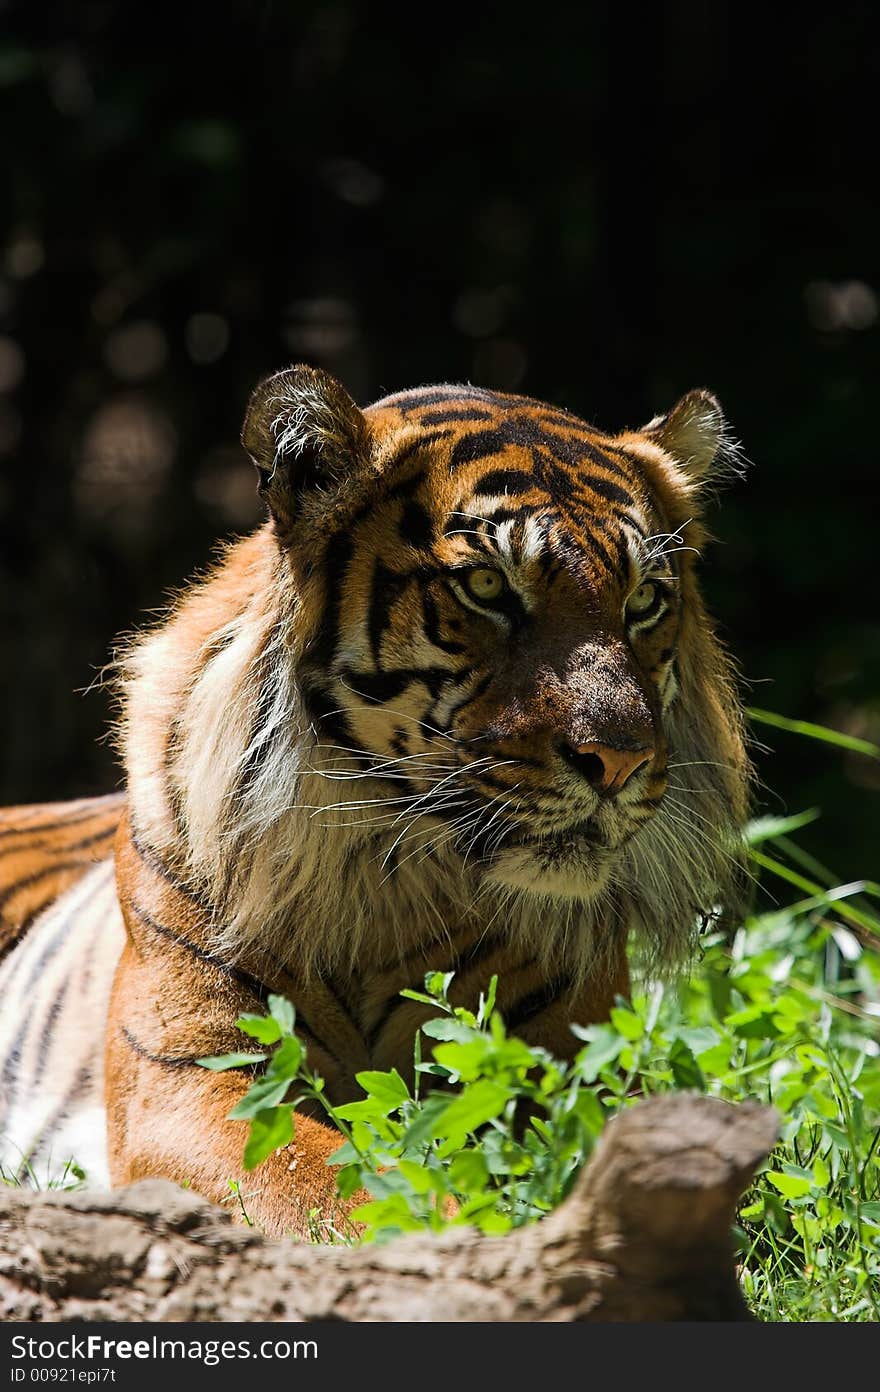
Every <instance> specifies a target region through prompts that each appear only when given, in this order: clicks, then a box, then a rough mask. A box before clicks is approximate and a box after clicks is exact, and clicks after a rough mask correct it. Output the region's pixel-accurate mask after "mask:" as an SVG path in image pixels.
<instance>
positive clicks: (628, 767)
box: [562, 744, 654, 797]
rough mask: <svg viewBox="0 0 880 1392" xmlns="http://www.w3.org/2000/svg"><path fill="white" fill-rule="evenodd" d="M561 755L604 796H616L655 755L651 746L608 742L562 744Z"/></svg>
mask: <svg viewBox="0 0 880 1392" xmlns="http://www.w3.org/2000/svg"><path fill="white" fill-rule="evenodd" d="M562 757H563V758H564V759H565V761H566V763H567V764H569V765H570V767H571V768H573V769H575V771H576V772H577V773H579V774H580V775H581V776H582V777H583V778H585V779H586V780H587V782H588V783H589V784H590V785H591V787H593V788H595V789H596V792H597V793H601V794H602V796H603V797H614V796H615V795H616V794H617V793H619V792H620V790H621V788H622V787H623V786H624V784H626V783H627V782H628V781H629V779H630V778H632V776H633V774H634V773H636V772H637V770H638V769H640V768H641V767H642V766H643V765H644V764H647V763H649V762H650V760H651V759H652V758H653V757H654V751H653V749H652V748H650V746H647V745H643V746H642V747H641V748H640V749H614V748H613V747H612V746H611V745H608V744H576V745H570V744H569V745H563V748H562Z"/></svg>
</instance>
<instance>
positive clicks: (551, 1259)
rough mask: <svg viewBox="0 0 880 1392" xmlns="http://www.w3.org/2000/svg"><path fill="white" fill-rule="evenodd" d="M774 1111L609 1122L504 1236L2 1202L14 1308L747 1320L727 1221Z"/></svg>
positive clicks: (188, 1314) (662, 1113)
mask: <svg viewBox="0 0 880 1392" xmlns="http://www.w3.org/2000/svg"><path fill="white" fill-rule="evenodd" d="M776 1135H777V1119H776V1115H775V1113H774V1112H772V1111H771V1110H770V1109H769V1108H766V1107H762V1106H760V1105H758V1104H756V1103H751V1102H745V1103H742V1104H740V1105H736V1106H734V1105H731V1104H728V1103H725V1102H721V1101H718V1100H717V1099H712V1098H707V1097H703V1096H697V1095H693V1094H688V1093H679V1094H674V1095H670V1096H666V1097H658V1098H651V1099H648V1100H645V1101H642V1102H639V1103H637V1104H635V1105H634V1106H632V1107H631V1108H628V1109H627V1110H626V1111H625V1112H623V1113H621V1114H620V1115H619V1116H618V1117H616V1118H615V1119H614V1120H613V1121H611V1122H610V1123H609V1125H608V1127H607V1128H606V1131H605V1133H604V1135H603V1137H602V1139H601V1141H600V1143H599V1145H598V1146H597V1148H596V1151H595V1152H594V1154H593V1156H592V1158H591V1160H590V1162H589V1164H588V1165H586V1166H585V1168H584V1170H583V1172H582V1173H581V1175H580V1176H579V1177H578V1181H577V1183H576V1185H575V1187H574V1189H573V1191H572V1193H571V1195H570V1196H569V1198H568V1199H567V1200H566V1201H565V1203H564V1204H562V1205H561V1206H560V1207H559V1208H558V1209H557V1210H556V1211H555V1212H554V1213H552V1214H549V1215H548V1216H547V1217H546V1218H544V1219H542V1220H541V1221H540V1222H537V1223H534V1224H531V1225H530V1226H528V1227H525V1228H519V1229H517V1230H515V1231H514V1232H512V1233H509V1234H508V1235H507V1236H504V1237H491V1238H490V1237H485V1236H483V1235H482V1234H480V1233H477V1232H475V1231H474V1230H473V1229H467V1228H457V1229H451V1230H448V1231H446V1232H444V1233H442V1234H440V1235H437V1236H434V1235H428V1234H426V1235H422V1234H413V1235H407V1236H406V1237H402V1238H400V1239H398V1240H397V1241H394V1242H391V1243H389V1244H387V1245H385V1246H381V1247H377V1246H373V1245H366V1246H361V1247H356V1248H351V1247H345V1246H317V1245H312V1244H309V1243H301V1242H300V1243H298V1242H293V1241H291V1240H288V1239H285V1240H282V1241H271V1240H269V1239H267V1238H265V1237H262V1236H261V1235H260V1234H258V1233H257V1232H256V1231H254V1230H253V1229H248V1228H243V1227H239V1226H238V1225H237V1224H236V1223H235V1222H234V1221H233V1219H232V1217H231V1216H230V1215H229V1214H228V1213H227V1212H226V1211H225V1210H224V1209H221V1208H218V1207H216V1206H215V1205H213V1204H210V1203H208V1202H207V1201H206V1200H205V1199H202V1198H199V1197H198V1196H197V1195H195V1194H193V1193H191V1192H189V1191H186V1190H183V1189H180V1188H178V1187H177V1186H176V1185H174V1184H171V1183H169V1182H168V1181H166V1180H160V1179H151V1180H143V1181H141V1182H140V1183H138V1184H133V1185H131V1186H129V1187H128V1188H126V1189H121V1190H118V1191H116V1192H113V1193H94V1192H87V1191H81V1192H54V1193H40V1194H33V1193H26V1192H24V1191H21V1190H8V1191H7V1192H5V1193H4V1194H3V1195H2V1198H0V1317H2V1318H3V1319H4V1320H43V1321H68V1320H89V1321H94V1320H113V1321H131V1320H137V1321H143V1320H150V1321H156V1320H158V1321H162V1320H165V1321H179V1320H193V1321H202V1320H205V1321H222V1320H242V1321H251V1320H254V1321H264V1320H270V1321H271V1320H278V1321H282V1320H284V1321H287V1320H290V1321H310V1320H328V1319H333V1320H344V1321H404V1320H406V1321H423V1320H427V1321H455V1322H463V1321H471V1320H478V1321H495V1320H498V1321H516V1320H521V1321H527V1320H548V1321H575V1320H577V1321H584V1320H601V1321H633V1320H637V1321H659V1320H664V1321H665V1320H742V1319H748V1318H749V1315H748V1311H747V1309H746V1306H745V1303H744V1301H743V1299H742V1296H741V1294H740V1291H739V1287H738V1284H737V1280H736V1275H735V1268H734V1257H733V1250H732V1243H731V1237H730V1225H731V1221H732V1218H733V1213H734V1208H735V1204H736V1201H737V1199H738V1197H739V1196H740V1194H741V1193H742V1191H743V1189H744V1188H745V1187H746V1186H747V1184H748V1182H749V1180H750V1179H751V1177H752V1174H753V1173H754V1169H755V1167H756V1166H757V1165H758V1164H759V1162H760V1161H761V1160H762V1159H764V1157H765V1156H766V1155H767V1153H768V1151H769V1149H770V1147H771V1146H772V1145H773V1143H774V1141H775V1139H776Z"/></svg>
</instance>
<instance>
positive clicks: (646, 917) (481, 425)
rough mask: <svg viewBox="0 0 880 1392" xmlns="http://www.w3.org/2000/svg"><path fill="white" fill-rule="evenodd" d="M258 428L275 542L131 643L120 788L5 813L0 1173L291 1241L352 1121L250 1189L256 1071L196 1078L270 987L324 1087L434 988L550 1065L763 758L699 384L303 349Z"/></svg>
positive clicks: (687, 943) (245, 553) (192, 588)
mask: <svg viewBox="0 0 880 1392" xmlns="http://www.w3.org/2000/svg"><path fill="white" fill-rule="evenodd" d="M242 440H243V444H244V447H245V449H246V451H247V453H248V454H249V455H250V457H251V459H252V460H253V463H254V464H255V465H256V468H257V473H258V487H259V492H260V494H261V496H262V498H263V499H264V501H265V504H266V520H265V522H264V524H263V525H262V526H260V527H259V528H258V529H257V530H256V531H255V532H254V533H253V535H251V536H249V537H245V538H243V539H241V540H237V541H234V542H233V543H231V544H230V545H229V546H228V547H227V549H226V550H225V552H224V554H223V555H222V557H221V559H220V561H219V563H218V564H217V565H216V566H215V567H214V568H213V569H212V570H211V571H210V572H209V573H208V574H207V575H206V576H204V577H202V578H201V579H199V580H197V581H195V582H194V583H192V584H190V585H189V586H188V587H186V588H185V589H184V590H183V591H182V593H181V594H180V596H179V597H178V599H177V600H176V602H175V604H174V605H173V607H172V608H171V610H170V612H169V613H168V614H167V615H166V616H165V617H164V619H163V620H162V621H161V622H160V623H159V624H158V625H157V626H156V627H154V628H153V629H152V630H150V631H148V632H146V633H144V634H141V635H139V636H136V637H135V638H133V639H132V640H130V641H128V642H127V643H126V645H125V646H124V648H123V650H122V651H121V652H120V654H119V655H118V658H117V662H116V672H117V678H118V691H119V699H120V717H119V723H118V743H119V749H120V754H121V759H122V763H123V765H124V770H125V791H124V793H121V794H118V795H113V796H111V797H109V798H103V799H86V800H82V801H80V802H77V803H71V804H55V805H52V806H48V807H32V808H18V809H10V810H9V811H8V812H5V813H0V837H2V838H3V839H4V841H5V846H4V851H5V853H6V854H5V859H4V861H3V883H2V886H0V914H2V918H0V952H3V953H5V956H4V960H3V961H2V962H0V992H2V997H0V998H2V999H3V1002H4V1005H3V1015H2V1028H0V1060H2V1062H3V1063H4V1064H5V1073H6V1076H7V1077H9V1078H11V1079H12V1083H11V1087H10V1089H9V1090H8V1092H7V1094H6V1095H5V1096H4V1098H3V1099H0V1113H2V1119H0V1131H2V1132H3V1133H4V1135H5V1137H6V1150H5V1153H4V1154H3V1156H2V1157H0V1158H3V1159H4V1160H5V1163H6V1164H7V1165H11V1166H12V1168H16V1166H17V1167H18V1168H21V1164H23V1163H24V1161H29V1162H30V1163H31V1165H32V1166H35V1167H37V1168H38V1167H39V1164H40V1163H41V1162H44V1161H45V1162H46V1163H48V1158H49V1157H50V1156H54V1157H55V1160H56V1161H59V1160H60V1161H63V1159H64V1158H65V1154H64V1152H65V1151H66V1149H67V1148H68V1147H69V1148H70V1149H71V1150H74V1152H75V1153H76V1148H77V1147H82V1149H80V1150H79V1153H78V1158H80V1160H81V1162H82V1161H83V1160H84V1159H86V1157H87V1167H90V1170H91V1176H90V1177H91V1178H92V1179H93V1181H98V1182H100V1181H101V1180H102V1178H103V1179H104V1180H105V1181H106V1180H108V1179H109V1181H110V1182H112V1183H114V1184H122V1183H126V1182H129V1181H131V1180H135V1179H138V1178H142V1177H144V1176H150V1175H163V1176H167V1177H169V1178H172V1179H176V1180H178V1181H180V1182H182V1183H186V1184H188V1185H190V1186H192V1187H193V1188H195V1189H196V1190H198V1191H199V1192H201V1193H203V1194H205V1195H207V1196H208V1197H210V1198H213V1199H216V1200H220V1199H222V1198H223V1197H224V1196H226V1195H227V1194H228V1192H229V1189H228V1183H229V1180H230V1179H239V1180H241V1181H242V1183H243V1184H245V1185H246V1190H247V1193H248V1195H249V1200H248V1208H249V1211H250V1213H251V1216H252V1217H253V1218H254V1219H255V1220H256V1221H257V1222H259V1223H260V1224H261V1225H262V1226H263V1227H264V1228H265V1229H266V1230H268V1231H270V1232H279V1233H280V1232H286V1231H292V1232H298V1233H305V1232H307V1231H308V1230H309V1225H310V1214H312V1213H313V1211H314V1210H315V1209H316V1208H317V1209H319V1210H320V1211H321V1212H322V1213H323V1214H324V1215H325V1216H329V1217H332V1216H333V1215H334V1213H335V1211H336V1204H337V1200H336V1199H335V1197H334V1195H335V1188H334V1183H333V1172H332V1168H329V1167H328V1165H327V1163H326V1162H327V1160H328V1157H329V1156H331V1155H332V1153H333V1151H334V1150H335V1149H336V1147H337V1145H338V1142H339V1137H338V1136H337V1134H336V1133H335V1132H334V1131H333V1130H332V1128H330V1127H328V1126H327V1125H326V1124H324V1122H323V1121H322V1120H321V1118H320V1117H319V1116H317V1115H310V1114H307V1113H306V1112H305V1111H304V1110H302V1111H301V1112H300V1113H298V1116H297V1126H296V1136H295V1139H294V1141H293V1143H292V1144H291V1146H289V1147H286V1148H284V1149H283V1150H281V1151H278V1152H276V1153H275V1154H274V1155H273V1156H271V1157H270V1159H269V1160H268V1161H267V1162H266V1164H264V1165H263V1166H262V1167H261V1168H260V1170H259V1171H258V1172H257V1173H256V1175H251V1176H247V1177H245V1176H244V1175H243V1172H242V1165H241V1160H242V1148H243V1135H242V1127H241V1124H240V1123H236V1122H231V1121H229V1120H228V1114H229V1112H230V1110H231V1109H232V1107H233V1106H234V1105H235V1103H236V1101H238V1100H239V1099H240V1097H241V1096H242V1093H243V1092H244V1090H245V1089H246V1088H247V1086H248V1082H249V1079H248V1078H245V1077H242V1076H241V1074H240V1073H237V1072H229V1073H221V1074H217V1073H211V1072H208V1071H206V1070H204V1069H203V1068H201V1067H199V1066H198V1062H197V1060H198V1059H200V1058H202V1057H204V1056H205V1055H211V1054H222V1053H226V1052H234V1051H238V1050H239V1049H240V1048H241V1037H240V1035H239V1034H238V1032H237V1030H236V1027H235V1020H236V1018H237V1017H238V1016H239V1015H240V1014H241V1013H243V1012H246V1011H254V1010H259V1009H260V1008H261V1005H262V1003H263V1002H264V1001H265V998H266V996H267V994H268V993H269V992H277V993H280V994H283V995H286V996H287V997H289V998H290V999H291V1000H292V1001H293V1002H294V1004H295V1005H296V1009H297V1028H298V1031H299V1033H300V1035H301V1037H302V1039H303V1040H304V1042H305V1044H306V1046H307V1049H308V1056H309V1060H310V1063H311V1065H312V1067H313V1068H314V1069H315V1070H316V1071H317V1072H318V1073H320V1074H321V1075H322V1076H323V1077H324V1079H325V1082H326V1088H327V1094H328V1096H329V1097H330V1099H331V1100H332V1101H333V1102H336V1103H340V1102H343V1101H347V1100H350V1099H352V1098H354V1097H356V1096H357V1095H358V1092H359V1089H358V1087H357V1084H356V1081H355V1074H356V1073H357V1072H358V1071H360V1070H362V1069H365V1068H390V1067H397V1068H398V1069H400V1071H401V1072H402V1073H404V1074H408V1073H411V1070H412V1058H413V1036H414V1033H415V1031H416V1029H417V1028H418V1025H419V1024H420V1023H421V1022H422V1021H423V1020H424V1018H425V1014H426V1011H425V1008H424V1007H423V1006H421V1005H419V1004H418V1003H417V1002H414V1001H411V1000H408V999H404V998H402V997H401V994H400V992H401V991H402V990H403V989H404V988H406V987H413V986H415V987H418V986H420V985H421V983H422V981H423V978H424V976H425V973H426V972H428V971H431V970H442V971H447V972H454V973H455V976H454V980H453V987H452V990H453V994H454V995H455V997H456V998H457V999H459V1000H461V1001H469V1002H475V1001H476V999H477V997H478V995H479V992H480V991H481V989H484V988H485V987H486V985H487V983H488V981H489V979H490V977H491V976H492V975H495V974H497V976H498V979H499V985H498V1003H499V1007H500V1009H501V1011H502V1014H503V1015H504V1017H505V1019H506V1021H507V1023H508V1027H509V1028H510V1029H511V1030H512V1031H514V1032H515V1033H517V1034H519V1035H521V1036H522V1037H523V1038H525V1039H527V1040H529V1041H530V1042H534V1043H540V1044H542V1045H544V1046H545V1047H547V1048H548V1049H550V1050H552V1051H553V1052H555V1053H557V1054H559V1055H562V1056H570V1055H571V1054H572V1053H573V1051H574V1050H575V1048H576V1047H577V1040H576V1039H575V1037H574V1035H573V1034H572V1031H571V1028H570V1026H571V1024H572V1023H581V1024H583V1023H588V1022H590V1021H596V1020H600V1019H603V1018H605V1017H607V1014H608V1011H609V1010H610V1008H611V1006H612V1005H613V1002H614V999H615V997H616V996H617V995H618V994H624V995H625V994H627V992H628V990H629V972H628V965H627V945H628V942H631V941H634V942H635V943H636V945H637V949H638V950H639V951H640V953H641V955H642V956H643V958H644V959H645V960H646V961H648V962H649V963H650V964H651V967H652V969H655V970H660V971H668V970H671V969H673V968H675V967H676V966H680V965H681V964H682V963H683V962H685V961H686V960H687V958H688V955H689V953H690V952H691V951H692V949H693V946H694V942H695V937H696V933H697V931H698V925H699V923H700V922H701V921H702V920H704V919H705V916H706V915H707V914H713V913H716V912H718V911H719V910H720V909H723V908H725V907H727V908H728V909H729V908H731V907H732V906H733V904H734V901H735V895H736V881H737V866H738V861H739V830H740V827H741V825H742V823H743V820H744V817H745V815H746V809H747V802H748V787H749V765H748V760H747V757H746V754H745V752H744V745H743V732H742V712H741V707H740V704H739V700H738V697H737V694H736V689H735V683H734V681H733V679H732V674H731V669H730V664H729V661H728V659H727V658H726V656H725V655H724V653H723V651H722V649H721V647H720V645H719V643H718V641H717V640H716V638H715V636H714V631H713V626H712V623H711V620H710V619H709V617H708V615H707V613H706V611H705V608H704V605H703V601H702V598H701V594H700V589H699V584H698V575H697V566H698V561H699V556H700V551H701V549H702V547H703V545H704V542H705V541H706V537H707V533H706V530H705V527H704V523H703V521H702V514H703V509H704V504H705V500H706V498H707V497H708V496H709V495H710V494H711V492H712V490H713V489H714V487H715V485H716V484H717V482H718V481H719V479H720V478H721V477H722V476H723V475H724V473H725V472H729V471H730V470H731V469H732V468H733V469H735V468H736V467H737V462H738V452H737V450H736V448H735V446H734V445H733V443H732V441H731V438H730V435H729V432H728V430H727V427H726V424H725V422H724V418H723V416H722V413H721V408H720V407H719V405H718V402H717V401H716V400H715V398H714V397H713V396H712V395H711V394H710V393H708V392H706V391H702V390H701V391H695V392H691V393H689V394H688V395H687V396H685V397H683V398H682V399H681V400H680V401H679V402H678V404H677V405H675V406H674V407H673V408H672V409H671V410H670V411H669V412H668V413H667V414H666V415H664V416H659V417H656V418H655V419H653V420H652V421H650V422H649V423H648V424H647V425H646V426H644V427H643V428H642V429H640V430H624V431H622V432H620V433H618V434H614V435H611V434H607V433H603V432H601V431H599V430H597V429H595V428H594V427H592V426H590V425H588V424H587V423H586V422H584V421H582V420H581V419H579V418H578V417H577V416H575V415H572V414H570V413H569V412H568V411H566V410H564V409H562V408H559V407H556V406H552V405H549V404H546V403H543V402H540V401H535V400H532V399H530V398H527V397H522V396H513V395H507V394H504V393H500V392H493V391H488V390H483V389H480V388H477V387H472V386H455V385H440V386H432V387H420V388H416V389H413V390H411V391H404V392H400V393H398V394H395V395H393V396H389V397H385V398H384V399H383V400H381V401H378V402H376V403H375V404H374V405H372V406H370V407H368V408H366V409H365V410H360V409H359V408H358V407H357V406H356V405H355V403H354V402H353V401H352V399H351V398H350V396H349V395H348V393H347V392H346V391H345V390H344V388H343V387H342V386H341V385H340V384H339V383H338V382H336V381H335V380H334V379H333V378H332V377H330V376H329V375H328V374H326V373H324V372H321V371H318V370H316V369H313V368H310V367H306V366H296V367H292V368H290V369H287V370H285V371H283V372H280V373H277V374H276V375H275V376H273V377H270V378H268V379H267V380H266V381H264V382H263V383H261V384H260V385H259V386H258V387H257V389H256V391H255V392H254V394H253V396H252V398H251V400H250V403H249V405H248V408H247V413H246V417H245V423H244V429H243V434H242ZM38 978H39V980H40V982H41V985H40V987H39V988H38V990H37V1000H36V1002H35V1004H34V1006H33V1008H32V1009H31V1010H30V1011H29V1012H28V1014H27V1016H26V1018H24V1019H22V1017H21V1015H20V1014H18V1013H17V1012H16V1010H15V1009H14V1006H13V1004H12V1003H13V1002H15V1001H17V1000H19V999H22V998H23V997H24V996H25V995H26V993H27V991H28V990H29V989H30V985H29V984H30V983H32V982H33V981H34V980H37V979H38ZM105 1113H106V1138H105V1131H104V1123H103V1117H104V1115H105ZM16 1157H19V1160H16Z"/></svg>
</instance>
